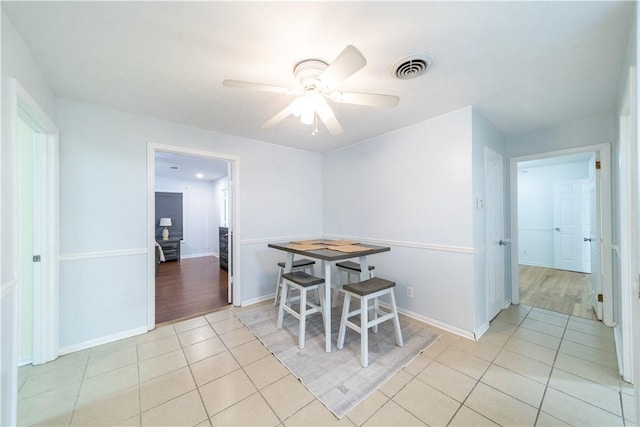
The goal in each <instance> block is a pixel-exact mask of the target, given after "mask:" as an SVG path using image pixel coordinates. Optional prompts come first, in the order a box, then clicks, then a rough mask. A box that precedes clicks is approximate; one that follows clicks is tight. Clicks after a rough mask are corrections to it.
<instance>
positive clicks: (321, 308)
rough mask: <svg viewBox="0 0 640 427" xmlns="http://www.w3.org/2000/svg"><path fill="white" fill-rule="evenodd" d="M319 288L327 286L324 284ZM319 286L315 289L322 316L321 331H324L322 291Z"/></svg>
mask: <svg viewBox="0 0 640 427" xmlns="http://www.w3.org/2000/svg"><path fill="white" fill-rule="evenodd" d="M320 286H327V285H325V284H324V283H323V284H322V285H320ZM320 286H318V287H317V288H316V292H317V293H318V304H319V305H320V314H321V315H322V329H324V304H325V301H324V289H320Z"/></svg>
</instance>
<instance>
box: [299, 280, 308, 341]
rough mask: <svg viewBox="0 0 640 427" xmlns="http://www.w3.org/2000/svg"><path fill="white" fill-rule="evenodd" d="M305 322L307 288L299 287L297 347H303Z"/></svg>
mask: <svg viewBox="0 0 640 427" xmlns="http://www.w3.org/2000/svg"><path fill="white" fill-rule="evenodd" d="M306 324H307V290H306V289H300V319H299V323H298V348H299V349H300V350H302V349H303V348H304V331H305V326H306Z"/></svg>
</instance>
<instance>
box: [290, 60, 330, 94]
mask: <svg viewBox="0 0 640 427" xmlns="http://www.w3.org/2000/svg"><path fill="white" fill-rule="evenodd" d="M327 67H328V64H327V63H326V62H324V61H320V60H318V59H307V60H305V61H302V62H299V63H298V64H296V66H295V67H293V75H294V77H295V79H296V82H297V83H298V84H299V85H300V86H301V87H302V88H304V90H307V89H317V84H318V77H320V74H322V72H323V71H324V70H326V69H327Z"/></svg>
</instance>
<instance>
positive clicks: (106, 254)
mask: <svg viewBox="0 0 640 427" xmlns="http://www.w3.org/2000/svg"><path fill="white" fill-rule="evenodd" d="M148 252H149V251H148V250H147V249H146V248H135V249H116V250H111V251H96V252H80V253H75V254H66V255H60V262H68V261H81V260H85V259H101V258H113V257H121V256H132V255H142V254H147V253H148ZM154 254H155V252H154Z"/></svg>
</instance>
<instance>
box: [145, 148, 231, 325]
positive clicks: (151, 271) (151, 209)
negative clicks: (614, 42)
mask: <svg viewBox="0 0 640 427" xmlns="http://www.w3.org/2000/svg"><path fill="white" fill-rule="evenodd" d="M157 151H163V152H168V153H174V154H184V155H188V156H200V157H211V158H216V159H220V160H226V161H229V162H231V163H233V167H232V168H231V169H232V171H233V176H232V177H230V178H229V179H231V180H233V189H231V188H229V189H230V190H231V191H233V194H232V197H231V202H230V204H229V205H228V208H227V209H229V212H230V215H229V217H228V218H229V220H230V221H229V224H233V231H234V234H235V235H239V230H240V208H239V206H237V203H236V200H239V192H240V185H239V182H240V180H239V176H240V157H238V156H234V155H229V154H223V153H217V152H214V151H208V150H200V149H195V148H188V147H180V146H175V145H167V144H157V143H152V142H148V143H147V213H148V217H147V241H148V244H147V266H148V268H147V282H148V285H147V294H148V305H147V330H152V329H154V328H155V327H156V278H155V261H156V257H155V214H156V212H155V175H156V172H155V155H156V152H157ZM228 191H229V190H228ZM230 231H231V230H230ZM230 247H231V252H232V253H231V254H230V259H231V263H232V264H233V270H232V266H231V265H230V266H229V271H233V279H230V280H232V283H233V305H235V306H239V305H240V303H241V299H240V297H239V296H240V295H242V294H241V291H240V289H241V280H240V271H241V268H240V266H241V259H240V251H239V250H238V245H237V244H233V245H230Z"/></svg>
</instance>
